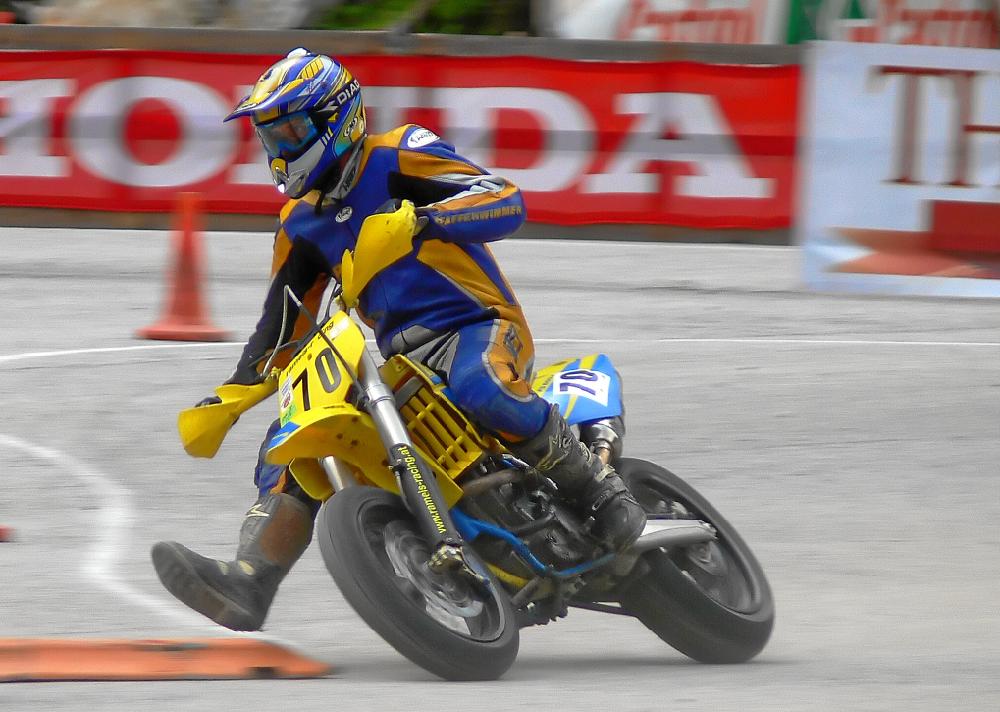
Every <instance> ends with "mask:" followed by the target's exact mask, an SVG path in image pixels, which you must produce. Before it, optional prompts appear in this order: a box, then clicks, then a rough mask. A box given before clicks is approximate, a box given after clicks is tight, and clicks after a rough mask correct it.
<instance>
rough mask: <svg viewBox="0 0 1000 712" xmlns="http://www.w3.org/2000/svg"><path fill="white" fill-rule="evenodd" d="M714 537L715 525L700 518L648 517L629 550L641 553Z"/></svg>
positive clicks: (708, 539) (694, 542)
mask: <svg viewBox="0 0 1000 712" xmlns="http://www.w3.org/2000/svg"><path fill="white" fill-rule="evenodd" d="M714 539H715V527H713V526H712V525H711V524H709V523H708V522H703V521H701V520H700V519H650V520H649V521H647V522H646V528H645V529H644V530H643V532H642V536H640V537H639V538H638V539H636V542H635V544H633V545H632V547H631V549H629V551H631V552H633V553H636V554H641V553H643V552H646V551H652V550H653V549H669V548H672V547H678V546H690V545H691V544H700V543H703V542H706V541H712V540H714Z"/></svg>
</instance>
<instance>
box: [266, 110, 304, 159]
mask: <svg viewBox="0 0 1000 712" xmlns="http://www.w3.org/2000/svg"><path fill="white" fill-rule="evenodd" d="M256 128H257V135H258V136H259V137H260V140H261V142H262V143H263V144H264V148H265V149H267V153H268V155H270V156H274V157H277V158H283V159H285V160H286V161H288V160H292V159H294V158H297V157H298V156H300V155H301V154H302V153H303V152H304V151H305V150H306V149H307V148H309V146H311V145H312V143H313V141H314V140H315V139H316V136H318V135H319V129H317V128H316V124H315V123H313V120H312V117H311V116H309V112H307V111H298V112H296V113H294V114H289V115H287V116H281V117H279V118H277V119H275V120H274V121H269V122H267V123H266V124H258V125H257V127H256Z"/></svg>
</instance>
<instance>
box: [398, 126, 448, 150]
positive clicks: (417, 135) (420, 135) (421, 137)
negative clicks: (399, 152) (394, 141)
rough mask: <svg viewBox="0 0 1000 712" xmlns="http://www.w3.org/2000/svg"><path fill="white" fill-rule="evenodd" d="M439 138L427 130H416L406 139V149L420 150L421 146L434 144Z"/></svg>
mask: <svg viewBox="0 0 1000 712" xmlns="http://www.w3.org/2000/svg"><path fill="white" fill-rule="evenodd" d="M439 138H440V136H438V135H437V134H436V133H434V132H433V131H431V130H429V129H417V130H416V131H414V132H413V133H411V134H410V137H409V138H408V139H406V147H407V148H420V147H421V146H426V145H427V144H429V143H434V142H435V141H437V140H438V139H439Z"/></svg>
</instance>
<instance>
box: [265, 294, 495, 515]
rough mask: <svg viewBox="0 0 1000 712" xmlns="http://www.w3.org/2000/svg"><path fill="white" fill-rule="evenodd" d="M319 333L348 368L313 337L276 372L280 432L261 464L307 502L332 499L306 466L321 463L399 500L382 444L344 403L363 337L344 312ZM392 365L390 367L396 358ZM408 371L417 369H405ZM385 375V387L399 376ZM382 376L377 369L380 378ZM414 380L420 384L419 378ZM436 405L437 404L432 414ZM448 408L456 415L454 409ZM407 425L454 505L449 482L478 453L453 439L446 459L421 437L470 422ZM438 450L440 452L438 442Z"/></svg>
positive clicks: (456, 495)
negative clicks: (291, 482)
mask: <svg viewBox="0 0 1000 712" xmlns="http://www.w3.org/2000/svg"><path fill="white" fill-rule="evenodd" d="M323 331H324V332H325V333H326V334H327V337H328V338H329V339H330V340H331V341H332V342H333V345H334V346H335V347H336V351H337V352H338V353H339V354H340V355H341V356H342V357H343V360H344V361H346V363H347V367H345V365H344V361H341V359H340V358H339V357H337V355H336V354H335V353H334V351H333V349H331V348H330V345H329V344H328V343H327V342H326V340H325V339H324V338H323V337H322V336H321V335H319V334H316V335H315V336H314V337H313V338H312V340H311V341H310V342H309V343H308V344H307V345H306V346H305V347H304V348H303V349H302V351H300V352H299V354H298V355H297V356H296V357H295V358H294V359H293V360H292V362H291V363H290V364H289V365H288V367H287V368H285V369H284V370H283V371H282V372H281V374H280V375H279V376H278V384H279V399H280V403H279V408H280V412H281V416H280V419H281V427H280V428H279V429H278V431H277V433H275V435H274V437H273V438H272V440H271V443H270V446H269V447H268V449H267V451H266V452H265V455H264V457H265V460H266V461H267V462H269V463H272V464H276V465H289V466H290V469H291V470H292V475H293V476H294V477H295V479H296V481H298V483H299V484H300V485H301V486H302V489H303V490H305V491H306V493H307V494H309V496H310V497H313V498H315V499H318V500H321V501H323V500H326V499H328V498H329V497H330V495H331V494H333V487H332V485H331V484H330V481H329V477H328V476H327V475H326V472H325V470H323V468H322V467H321V466H319V465H318V464H316V465H312V464H307V463H306V461H308V460H312V461H313V462H315V461H316V460H321V459H322V458H325V457H334V458H336V459H337V460H339V461H340V462H342V463H345V464H347V465H348V466H350V468H351V469H352V471H353V472H354V475H355V477H356V479H358V480H359V481H360V482H362V483H366V484H372V485H374V486H376V487H381V488H382V489H386V490H389V491H390V492H395V493H397V494H398V493H399V486H398V483H397V481H396V476H395V474H394V473H393V472H392V470H391V469H390V468H389V462H388V459H387V458H386V453H385V446H384V445H383V444H382V441H381V439H380V438H379V434H378V431H377V429H376V427H375V423H374V421H373V420H372V418H371V416H370V415H368V414H367V413H365V412H363V411H361V410H359V409H358V408H356V407H355V406H354V405H353V404H351V403H350V402H349V400H348V398H347V395H348V391H349V389H350V387H351V384H352V383H353V376H352V374H351V372H352V371H353V372H356V371H357V369H358V368H359V367H360V364H361V355H362V353H363V350H364V349H365V340H364V334H363V333H362V331H361V329H360V328H359V327H358V326H357V324H356V323H355V322H354V321H353V320H351V319H350V317H349V316H348V315H347V314H346V313H345V312H338V313H336V314H334V316H333V317H332V318H331V319H330V321H328V322H327V323H326V325H325V326H324V327H323ZM396 358H397V359H398V358H402V357H396ZM390 362H395V359H391V360H390ZM407 363H408V362H407ZM383 368H385V367H383ZM411 368H415V367H413V366H412V365H411ZM391 371H392V373H393V374H394V376H395V377H396V379H397V381H390V380H389V379H387V384H388V385H389V386H390V388H391V387H393V383H394V382H398V379H399V378H401V377H402V376H401V372H400V371H399V369H398V368H393V369H391ZM408 373H409V371H408ZM385 374H386V372H385V371H383V376H385ZM424 378H426V376H424ZM407 380H410V378H407ZM416 382H420V381H419V378H418V380H417V381H416ZM410 391H412V389H410ZM410 391H408V395H407V399H408V400H409V399H413V398H415V397H417V394H416V393H415V392H412V393H411V392H410ZM405 405H406V404H405V403H404V406H405ZM448 405H451V404H450V403H449V404H448ZM442 407H444V406H438V410H437V411H435V413H437V412H438V411H439V410H440V408H442ZM451 408H452V409H454V406H451ZM424 410H426V408H425V409H424ZM456 410H457V409H456ZM404 413H405V408H404ZM404 419H405V415H404ZM448 422H451V421H448ZM432 423H433V425H432ZM407 426H408V430H409V431H410V434H411V437H414V445H415V446H416V449H417V450H418V452H419V453H420V455H421V456H423V458H424V460H425V461H426V462H427V463H428V464H429V465H430V466H431V469H432V470H434V474H435V476H436V479H437V481H438V484H439V486H440V487H441V491H442V494H443V495H444V498H445V501H446V502H447V504H448V506H451V505H453V504H454V503H455V502H457V501H458V500H459V499H461V497H462V489H461V487H459V486H458V485H457V484H455V482H454V481H453V477H457V476H458V475H460V474H461V473H462V472H464V471H465V469H467V468H468V466H470V465H471V464H472V463H473V462H474V461H475V460H477V459H478V457H479V455H481V454H482V451H481V450H479V451H475V450H474V449H472V448H471V447H470V444H469V439H468V437H465V438H458V441H457V442H456V443H454V444H453V445H452V446H451V447H448V448H445V452H444V454H439V453H437V452H436V451H434V448H432V447H431V446H429V445H428V444H427V440H426V437H424V436H426V435H427V434H428V431H427V430H426V428H427V427H434V428H435V430H434V432H435V433H437V434H438V436H441V435H444V434H445V433H446V432H456V433H461V432H462V431H465V430H473V428H472V426H471V424H469V423H468V421H465V422H464V425H462V426H456V425H451V426H450V430H447V431H446V430H442V428H443V427H444V426H442V425H440V423H439V419H438V418H436V417H435V418H429V417H428V415H427V414H424V415H422V416H420V417H419V418H414V422H413V423H412V424H411V423H409V422H408V423H407ZM421 443H423V444H424V447H421ZM435 444H437V441H436V440H435ZM437 447H438V448H440V444H437ZM477 453H478V454H477Z"/></svg>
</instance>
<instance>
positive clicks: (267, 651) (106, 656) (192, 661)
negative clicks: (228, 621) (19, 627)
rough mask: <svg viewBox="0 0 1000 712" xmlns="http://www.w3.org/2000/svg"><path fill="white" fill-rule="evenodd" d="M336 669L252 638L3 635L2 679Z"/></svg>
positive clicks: (230, 675)
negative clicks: (122, 638)
mask: <svg viewBox="0 0 1000 712" xmlns="http://www.w3.org/2000/svg"><path fill="white" fill-rule="evenodd" d="M331 670H332V669H331V667H330V666H329V665H327V664H326V663H323V662H320V661H318V660H313V659H311V658H307V657H305V656H302V655H299V654H298V653H295V652H293V651H291V650H289V649H287V648H285V647H282V646H280V645H277V644H275V643H269V642H266V641H262V640H256V639H252V638H198V639H179V640H106V639H93V638H72V639H70V638H0V682H32V681H34V682H42V681H54V680H220V679H221V680H233V679H261V678H306V677H323V676H325V675H328V674H329V673H330V672H331Z"/></svg>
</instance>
